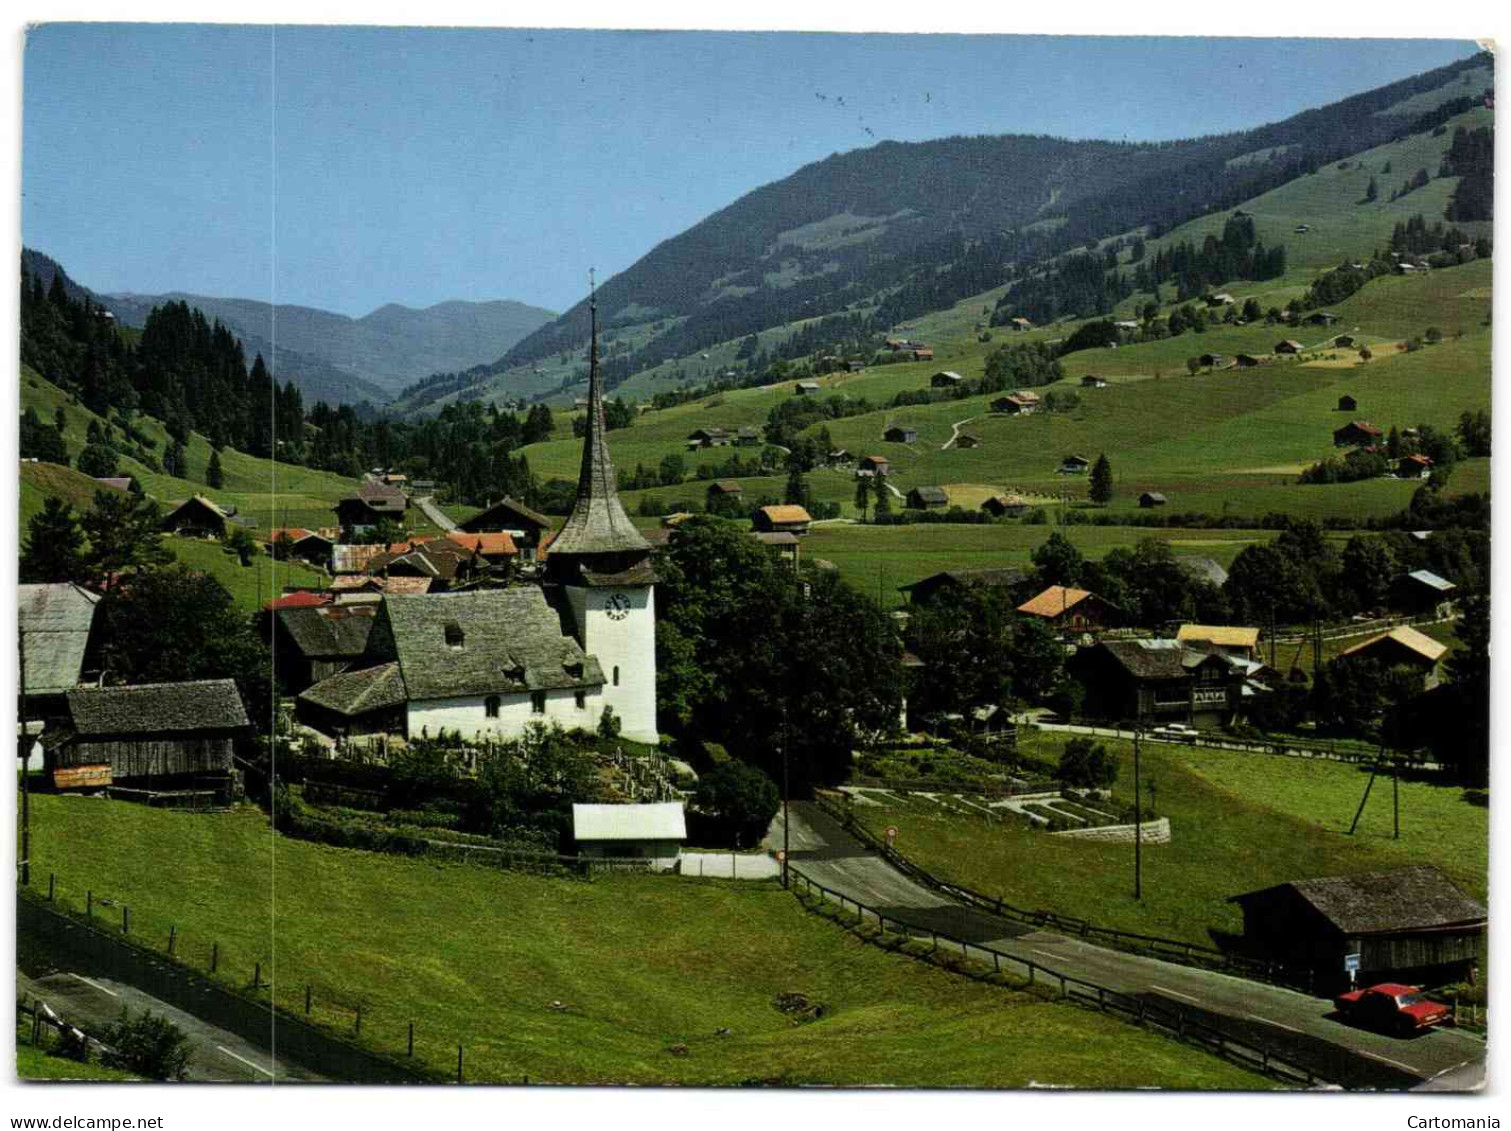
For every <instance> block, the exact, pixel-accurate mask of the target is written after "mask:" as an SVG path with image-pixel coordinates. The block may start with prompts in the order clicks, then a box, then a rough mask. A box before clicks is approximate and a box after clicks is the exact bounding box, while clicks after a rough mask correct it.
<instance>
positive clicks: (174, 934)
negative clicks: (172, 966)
mask: <svg viewBox="0 0 1511 1131" xmlns="http://www.w3.org/2000/svg"><path fill="white" fill-rule="evenodd" d="M177 941H178V924H176V923H170V924H169V925H168V957H169V958H172V957H173V945H174V943H176V942H177Z"/></svg>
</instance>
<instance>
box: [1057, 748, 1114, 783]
mask: <svg viewBox="0 0 1511 1131" xmlns="http://www.w3.org/2000/svg"><path fill="white" fill-rule="evenodd" d="M1055 777H1056V778H1058V779H1059V780H1060V781H1062V782H1064V783H1065V784H1066V785H1072V786H1080V787H1082V788H1085V789H1106V788H1108V787H1110V786H1111V785H1112V783H1113V782H1115V781H1117V777H1118V760H1117V755H1115V754H1111V753H1109V752H1108V750H1107V747H1105V746H1103V745H1102V744H1101V743H1100V742H1097V743H1093V742H1092V741H1091V739H1089V738H1072V739H1071V740H1070V741H1069V742H1067V743H1066V744H1065V749H1064V751H1062V752H1061V754H1060V764H1059V766H1058V767H1057V768H1056V770H1055Z"/></svg>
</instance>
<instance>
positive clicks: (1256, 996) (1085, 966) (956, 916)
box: [767, 802, 1485, 1091]
mask: <svg viewBox="0 0 1511 1131" xmlns="http://www.w3.org/2000/svg"><path fill="white" fill-rule="evenodd" d="M781 821H782V818H781V816H780V814H779V815H778V816H777V820H776V822H775V824H773V826H772V830H771V833H770V834H769V835H768V837H767V843H768V845H769V846H771V847H773V848H780V847H781V844H782V827H781ZM790 835H791V862H792V865H793V867H795V868H797V869H798V870H799V871H800V872H802V873H803V874H805V875H807V876H808V877H809V878H811V879H812V880H813V881H814V882H816V883H820V884H823V885H824V886H825V887H828V888H832V889H834V890H835V891H838V892H841V893H843V894H844V895H846V896H848V897H849V898H852V899H856V900H859V901H860V902H862V903H865V904H868V905H869V906H871V907H874V908H877V909H879V910H880V911H882V912H884V913H886V914H888V915H896V916H897V917H898V918H899V919H906V920H908V921H909V922H910V923H912V924H916V925H917V926H920V927H922V928H924V929H926V930H927V929H932V930H937V931H940V932H943V933H946V934H949V935H952V936H954V937H956V938H959V939H963V940H964V941H965V942H966V943H968V944H969V943H977V944H981V945H984V946H990V947H991V948H992V949H994V950H999V951H1001V952H1002V953H1004V954H1012V955H1015V956H1018V957H1021V958H1025V959H1028V960H1030V961H1033V962H1037V963H1039V964H1041V965H1042V966H1044V967H1046V968H1048V969H1050V970H1054V971H1056V972H1059V973H1063V974H1067V975H1073V976H1076V977H1080V978H1084V979H1086V980H1087V981H1090V982H1095V983H1097V984H1099V985H1102V986H1105V987H1106V988H1108V989H1111V990H1118V991H1121V992H1123V993H1125V994H1130V995H1133V996H1139V997H1144V998H1146V999H1147V1000H1150V1001H1160V1002H1161V1003H1162V1004H1164V1005H1165V1006H1167V1007H1172V1006H1173V1007H1181V1008H1184V1009H1185V1010H1186V1011H1187V1014H1188V1015H1189V1016H1191V1017H1193V1018H1197V1019H1204V1020H1207V1021H1208V1023H1210V1024H1213V1025H1214V1026H1216V1027H1218V1028H1221V1029H1222V1030H1223V1031H1224V1032H1226V1033H1229V1034H1231V1035H1233V1036H1235V1037H1239V1038H1242V1039H1244V1040H1246V1041H1248V1042H1249V1043H1251V1044H1255V1045H1257V1046H1260V1047H1267V1048H1269V1049H1270V1050H1271V1051H1273V1052H1275V1053H1276V1054H1278V1055H1280V1056H1283V1057H1284V1058H1285V1059H1286V1060H1288V1061H1290V1062H1291V1063H1293V1064H1296V1065H1298V1066H1300V1067H1304V1068H1310V1069H1311V1070H1312V1071H1313V1072H1315V1073H1316V1074H1317V1075H1318V1076H1319V1077H1321V1078H1323V1079H1325V1080H1328V1081H1331V1082H1333V1083H1336V1084H1341V1085H1343V1086H1344V1087H1346V1088H1350V1089H1383V1090H1393V1091H1394V1090H1402V1089H1406V1088H1412V1087H1419V1086H1422V1085H1424V1084H1428V1083H1432V1084H1434V1085H1435V1086H1437V1087H1443V1086H1444V1085H1445V1084H1453V1085H1456V1090H1468V1089H1472V1088H1475V1087H1478V1086H1480V1085H1481V1084H1482V1083H1483V1080H1484V1073H1485V1044H1484V1042H1483V1041H1481V1040H1478V1039H1477V1038H1475V1037H1472V1036H1469V1035H1468V1034H1466V1033H1461V1032H1458V1031H1455V1030H1451V1029H1440V1030H1436V1031H1434V1032H1429V1033H1426V1034H1424V1035H1422V1036H1419V1037H1412V1038H1398V1037H1389V1036H1385V1035H1383V1034H1379V1033H1373V1032H1369V1031H1367V1030H1363V1029H1358V1028H1355V1027H1353V1026H1350V1025H1345V1024H1343V1023H1342V1022H1341V1021H1339V1020H1337V1019H1336V1017H1335V1016H1334V1013H1333V1008H1332V1003H1331V1002H1330V1001H1329V1000H1327V999H1324V998H1314V997H1310V996H1308V995H1307V994H1303V993H1298V992H1296V991H1294V990H1288V989H1283V988H1281V987H1278V986H1267V985H1264V984H1262V983H1258V982H1251V981H1247V980H1245V979H1242V978H1234V977H1231V976H1229V975H1226V974H1218V973H1214V972H1212V971H1208V970H1199V969H1195V968H1192V967H1186V966H1177V965H1174V964H1172V963H1167V962H1161V961H1159V960H1157V959H1153V958H1145V957H1142V956H1140V955H1134V954H1127V953H1124V952H1122V951H1117V950H1109V949H1107V948H1105V947H1100V946H1095V945H1093V944H1091V943H1086V942H1083V941H1081V940H1080V939H1073V938H1068V937H1066V936H1064V935H1060V934H1056V933H1054V932H1052V931H1043V930H1039V929H1036V928H1033V927H1029V926H1025V925H1022V924H1019V923H1015V922H1012V921H1010V920H1006V919H999V918H998V917H996V916H994V915H989V914H987V913H985V912H981V911H977V910H975V909H973V908H968V907H964V906H962V905H960V904H958V903H955V902H954V901H952V900H949V899H946V898H945V897H944V896H942V895H940V894H938V893H937V892H934V891H931V890H929V889H928V888H925V887H923V886H921V885H919V884H917V883H915V882H913V881H912V880H910V879H908V878H907V877H906V876H904V875H903V874H902V873H901V872H899V871H898V870H897V869H895V868H893V867H892V866H891V865H890V864H888V863H887V862H886V861H885V860H884V859H882V858H881V857H880V856H878V855H876V854H875V853H873V852H871V851H870V850H868V849H867V848H866V847H865V846H864V845H863V844H861V843H860V842H859V841H858V840H856V839H855V838H854V837H852V836H851V835H850V834H849V833H847V832H845V830H844V829H843V828H842V827H841V826H840V824H839V822H837V821H836V820H834V819H833V818H832V817H830V816H829V815H828V814H827V813H825V812H824V811H823V810H821V809H819V808H818V807H817V806H816V805H814V804H812V803H811V802H800V803H795V804H794V805H793V806H792V829H791V834H790ZM1204 1015H1206V1016H1205V1017H1204Z"/></svg>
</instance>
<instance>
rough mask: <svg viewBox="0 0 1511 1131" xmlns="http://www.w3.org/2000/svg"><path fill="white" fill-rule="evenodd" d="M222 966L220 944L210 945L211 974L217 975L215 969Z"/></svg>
mask: <svg viewBox="0 0 1511 1131" xmlns="http://www.w3.org/2000/svg"><path fill="white" fill-rule="evenodd" d="M218 965H220V943H218V942H216V943H211V944H210V973H212V974H213V973H215V967H217V966H218Z"/></svg>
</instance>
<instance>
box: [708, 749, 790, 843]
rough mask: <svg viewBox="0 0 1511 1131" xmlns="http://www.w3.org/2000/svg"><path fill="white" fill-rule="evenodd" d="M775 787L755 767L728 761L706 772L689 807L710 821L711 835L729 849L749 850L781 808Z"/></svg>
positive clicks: (779, 796)
mask: <svg viewBox="0 0 1511 1131" xmlns="http://www.w3.org/2000/svg"><path fill="white" fill-rule="evenodd" d="M781 805H782V798H781V793H780V791H778V789H777V787H776V784H775V783H774V782H772V780H771V778H769V777H768V776H767V775H766V774H764V773H762V772H761V771H760V770H759V769H757V768H756V767H754V766H748V765H746V764H745V763H744V762H737V761H735V760H734V759H730V760H729V761H727V762H720V763H719V764H718V765H716V766H714V767H713V768H712V769H709V770H705V771H704V772H703V775H702V776H701V777H700V778H699V779H698V788H697V790H696V791H695V792H694V794H693V801H692V807H693V809H694V810H695V811H696V812H697V813H700V814H703V815H705V816H706V817H708V818H709V821H710V823H711V824H712V826H713V828H712V830H711V832H712V833H713V835H714V836H715V837H717V838H718V839H719V840H720V841H721V842H722V843H724V844H727V845H729V846H730V847H732V848H752V847H754V846H755V845H757V844H759V843H760V841H761V838H762V837H763V836H765V835H766V830H767V829H768V828H770V827H771V821H772V818H773V817H775V816H776V814H777V810H778V809H780V808H781Z"/></svg>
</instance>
